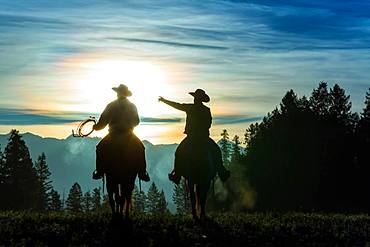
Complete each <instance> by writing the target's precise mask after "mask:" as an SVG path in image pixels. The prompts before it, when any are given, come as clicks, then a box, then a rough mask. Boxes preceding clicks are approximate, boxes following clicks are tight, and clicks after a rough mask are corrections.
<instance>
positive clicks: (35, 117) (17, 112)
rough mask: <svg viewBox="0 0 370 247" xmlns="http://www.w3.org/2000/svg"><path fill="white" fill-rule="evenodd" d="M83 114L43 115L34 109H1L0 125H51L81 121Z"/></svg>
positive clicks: (61, 113) (59, 113)
mask: <svg viewBox="0 0 370 247" xmlns="http://www.w3.org/2000/svg"><path fill="white" fill-rule="evenodd" d="M82 115H83V114H81V113H63V112H56V113H42V112H40V111H38V110H34V109H12V108H0V125H50V124H65V123H71V122H76V121H80V120H81V116H82Z"/></svg>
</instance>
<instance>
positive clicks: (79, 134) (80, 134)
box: [72, 116, 96, 137]
mask: <svg viewBox="0 0 370 247" xmlns="http://www.w3.org/2000/svg"><path fill="white" fill-rule="evenodd" d="M91 122H93V123H94V124H96V119H95V117H91V116H90V117H89V118H88V119H86V120H84V121H82V122H81V123H80V124H79V125H78V126H77V129H76V132H75V131H74V130H72V136H73V137H87V136H89V135H90V134H91V133H92V132H94V129H93V128H92V129H91V131H89V132H88V133H86V134H84V133H83V132H82V129H83V127H84V126H85V125H86V124H87V123H91Z"/></svg>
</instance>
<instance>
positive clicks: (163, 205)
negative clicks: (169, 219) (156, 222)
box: [157, 189, 168, 214]
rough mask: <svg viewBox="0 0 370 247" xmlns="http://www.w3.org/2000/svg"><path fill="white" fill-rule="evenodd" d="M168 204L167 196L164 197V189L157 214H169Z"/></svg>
mask: <svg viewBox="0 0 370 247" xmlns="http://www.w3.org/2000/svg"><path fill="white" fill-rule="evenodd" d="M167 206H168V203H167V201H166V196H165V195H164V191H163V189H162V191H161V193H160V194H159V199H158V206H157V212H158V213H161V214H164V213H167V212H168V208H167Z"/></svg>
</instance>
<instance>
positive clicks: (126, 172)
mask: <svg viewBox="0 0 370 247" xmlns="http://www.w3.org/2000/svg"><path fill="white" fill-rule="evenodd" d="M97 162H99V163H101V164H102V163H103V164H104V173H105V175H106V184H107V185H106V186H107V192H108V199H109V204H110V207H111V209H112V213H113V217H116V216H122V215H123V213H125V218H126V219H128V218H129V213H130V208H131V197H132V191H133V189H134V185H135V179H136V176H137V175H138V174H140V175H143V174H144V173H145V167H146V161H145V148H144V145H143V144H142V143H141V141H140V140H139V139H138V138H137V137H136V136H135V135H134V134H132V133H124V134H120V135H114V136H109V135H108V136H106V137H105V138H104V139H103V140H102V141H101V142H100V143H99V144H98V145H97ZM148 179H149V177H148Z"/></svg>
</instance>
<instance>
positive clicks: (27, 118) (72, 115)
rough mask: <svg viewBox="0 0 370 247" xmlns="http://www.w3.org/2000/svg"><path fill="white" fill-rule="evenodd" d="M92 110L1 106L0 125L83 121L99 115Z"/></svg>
mask: <svg viewBox="0 0 370 247" xmlns="http://www.w3.org/2000/svg"><path fill="white" fill-rule="evenodd" d="M98 115H99V114H98V113H91V112H69V111H55V112H51V111H40V110H37V109H17V108H0V125H52V124H65V123H73V122H79V121H83V120H84V119H87V118H88V117H90V116H98ZM140 120H141V123H142V124H163V123H179V122H182V121H183V119H182V118H151V117H141V118H140Z"/></svg>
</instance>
